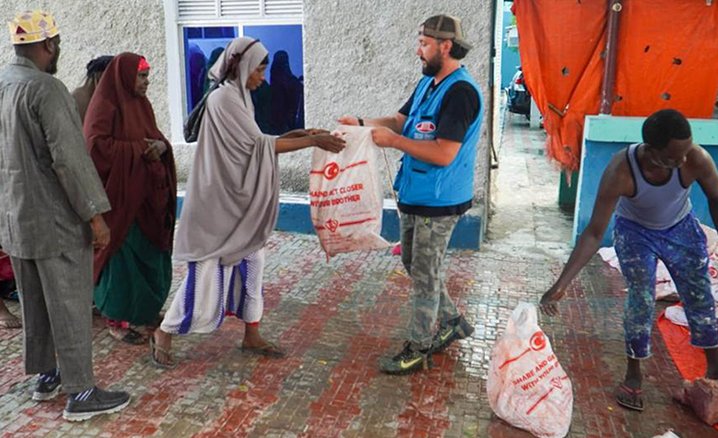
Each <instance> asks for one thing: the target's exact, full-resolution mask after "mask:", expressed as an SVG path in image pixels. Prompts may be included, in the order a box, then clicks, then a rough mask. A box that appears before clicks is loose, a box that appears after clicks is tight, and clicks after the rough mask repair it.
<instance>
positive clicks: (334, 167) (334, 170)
mask: <svg viewBox="0 0 718 438" xmlns="http://www.w3.org/2000/svg"><path fill="white" fill-rule="evenodd" d="M322 173H323V174H324V178H326V179H329V180H332V179H334V178H336V177H337V175H339V165H338V164H337V163H335V162H333V161H332V162H331V163H329V164H327V165H326V166H324V171H323V172H322Z"/></svg>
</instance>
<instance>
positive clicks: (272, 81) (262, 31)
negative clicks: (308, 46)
mask: <svg viewBox="0 0 718 438" xmlns="http://www.w3.org/2000/svg"><path fill="white" fill-rule="evenodd" d="M244 35H245V36H249V37H252V38H258V39H259V40H260V41H261V42H262V44H263V45H264V46H265V47H266V48H267V50H268V51H269V61H270V62H269V67H268V68H267V74H266V79H265V82H264V83H263V84H262V86H260V87H259V88H258V89H257V90H255V91H254V92H253V93H252V99H253V100H254V107H255V119H256V120H257V124H258V125H259V127H260V129H262V131H263V132H265V133H268V134H283V133H285V132H287V131H291V130H292V129H298V128H304V52H303V49H302V26H301V25H299V24H293V25H263V26H244Z"/></svg>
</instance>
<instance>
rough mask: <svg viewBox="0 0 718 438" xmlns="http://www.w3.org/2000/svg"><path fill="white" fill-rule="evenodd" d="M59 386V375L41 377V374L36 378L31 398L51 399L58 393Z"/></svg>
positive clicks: (39, 399) (60, 383)
mask: <svg viewBox="0 0 718 438" xmlns="http://www.w3.org/2000/svg"><path fill="white" fill-rule="evenodd" d="M61 387H62V382H61V381H60V376H57V377H55V378H54V379H43V377H42V376H41V377H39V378H38V379H37V384H36V385H35V390H34V391H33V393H32V399H33V400H35V401H47V400H52V399H53V398H55V397H57V395H58V394H59V393H60V388H61Z"/></svg>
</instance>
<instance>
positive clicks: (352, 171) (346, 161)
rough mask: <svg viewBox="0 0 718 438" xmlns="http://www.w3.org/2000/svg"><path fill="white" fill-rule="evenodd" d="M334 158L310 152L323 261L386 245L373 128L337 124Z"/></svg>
mask: <svg viewBox="0 0 718 438" xmlns="http://www.w3.org/2000/svg"><path fill="white" fill-rule="evenodd" d="M336 132H338V133H341V135H342V136H343V138H344V140H345V141H346V147H345V148H344V150H343V151H342V152H340V153H338V154H334V153H331V152H327V151H324V150H322V149H319V148H314V152H313V155H312V170H311V172H310V175H309V200H310V210H311V216H312V224H313V225H314V229H315V230H316V233H317V235H318V236H319V242H320V243H321V246H322V249H323V250H324V251H325V252H326V253H327V257H331V256H333V255H336V254H339V253H342V252H350V251H359V250H369V249H381V248H387V247H388V246H390V244H389V242H387V241H386V240H384V239H383V238H382V237H381V235H380V233H381V219H382V209H383V204H384V199H383V197H382V195H381V186H380V185H379V169H378V167H379V166H378V162H377V153H376V152H377V151H376V149H377V146H376V145H375V144H374V142H373V141H372V138H371V128H366V127H358V126H343V125H342V126H340V127H339V128H338V129H337V131H336Z"/></svg>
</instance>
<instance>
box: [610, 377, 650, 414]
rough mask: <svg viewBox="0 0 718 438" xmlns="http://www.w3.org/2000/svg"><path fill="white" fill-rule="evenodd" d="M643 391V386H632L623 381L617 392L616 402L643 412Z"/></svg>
mask: <svg viewBox="0 0 718 438" xmlns="http://www.w3.org/2000/svg"><path fill="white" fill-rule="evenodd" d="M642 394H643V391H641V388H631V387H630V386H628V385H626V384H625V383H621V386H619V387H618V392H617V393H616V402H617V403H618V404H619V405H621V406H623V407H624V408H626V409H631V410H633V411H638V412H641V411H643V397H642Z"/></svg>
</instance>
